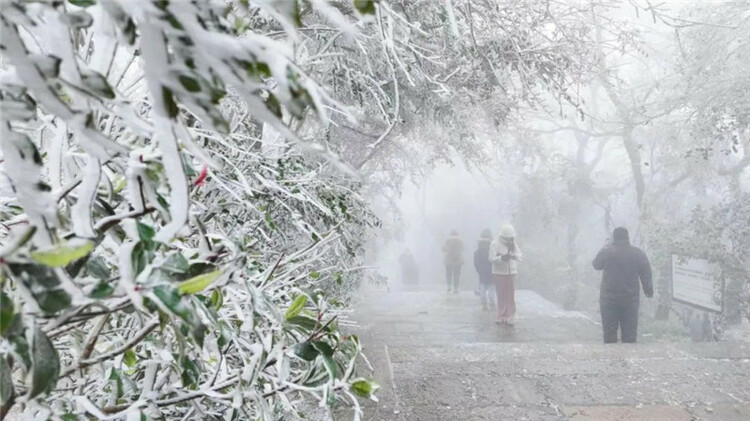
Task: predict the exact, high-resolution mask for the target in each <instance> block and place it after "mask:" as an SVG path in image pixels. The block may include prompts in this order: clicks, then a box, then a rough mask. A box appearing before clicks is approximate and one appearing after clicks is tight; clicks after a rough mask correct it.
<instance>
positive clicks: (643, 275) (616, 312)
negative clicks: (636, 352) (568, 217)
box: [593, 227, 654, 343]
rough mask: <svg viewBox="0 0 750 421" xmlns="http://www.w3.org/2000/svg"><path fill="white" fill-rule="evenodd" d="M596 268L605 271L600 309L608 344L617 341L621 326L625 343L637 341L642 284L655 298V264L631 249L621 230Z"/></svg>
mask: <svg viewBox="0 0 750 421" xmlns="http://www.w3.org/2000/svg"><path fill="white" fill-rule="evenodd" d="M593 266H594V269H596V270H601V271H603V272H602V286H601V290H600V295H599V306H600V309H601V313H602V330H603V334H604V343H614V342H617V330H618V327H619V329H620V330H621V332H622V333H621V335H622V342H635V341H636V337H637V334H638V307H639V304H640V295H641V285H643V292H644V294H646V297H653V296H654V287H653V284H652V280H651V264H650V263H649V261H648V257H647V256H646V253H644V252H643V251H642V250H641V249H639V248H638V247H634V246H631V245H630V236H629V234H628V230H627V229H625V228H622V227H619V228H615V230H614V231H613V233H612V244H611V245H607V246H605V247H604V248H602V249H601V250H600V251H599V253H598V254H597V255H596V258H595V259H594V262H593Z"/></svg>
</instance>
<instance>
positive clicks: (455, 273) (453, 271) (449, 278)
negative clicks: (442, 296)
mask: <svg viewBox="0 0 750 421" xmlns="http://www.w3.org/2000/svg"><path fill="white" fill-rule="evenodd" d="M460 276H461V265H445V283H447V284H448V289H450V288H451V287H452V288H453V289H454V290H458V279H459V277H460Z"/></svg>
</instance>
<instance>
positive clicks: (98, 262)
mask: <svg viewBox="0 0 750 421" xmlns="http://www.w3.org/2000/svg"><path fill="white" fill-rule="evenodd" d="M86 271H87V272H88V273H89V275H91V276H93V277H94V278H96V279H99V280H102V281H104V280H107V279H109V274H110V271H109V268H108V267H107V265H106V263H104V260H103V259H102V258H100V257H97V256H94V257H92V258H90V259H89V260H88V261H87V262H86Z"/></svg>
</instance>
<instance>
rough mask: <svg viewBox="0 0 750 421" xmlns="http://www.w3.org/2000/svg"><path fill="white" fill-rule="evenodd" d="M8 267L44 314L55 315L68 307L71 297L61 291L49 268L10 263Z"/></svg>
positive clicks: (58, 281) (55, 275)
mask: <svg viewBox="0 0 750 421" xmlns="http://www.w3.org/2000/svg"><path fill="white" fill-rule="evenodd" d="M8 267H9V268H10V271H11V273H12V274H13V275H15V276H17V277H19V278H20V279H21V282H23V283H24V285H25V286H26V287H27V288H28V289H29V291H31V295H32V296H33V297H34V299H35V300H36V302H37V304H38V305H39V308H41V309H42V310H43V311H44V312H45V313H49V314H51V313H56V312H58V311H60V310H62V309H64V308H67V307H68V306H70V302H71V297H70V295H69V294H68V293H67V292H65V290H63V289H62V287H61V286H60V280H59V279H58V278H57V274H56V273H55V272H54V270H52V269H51V268H49V267H47V266H43V265H37V264H33V263H12V264H9V265H8Z"/></svg>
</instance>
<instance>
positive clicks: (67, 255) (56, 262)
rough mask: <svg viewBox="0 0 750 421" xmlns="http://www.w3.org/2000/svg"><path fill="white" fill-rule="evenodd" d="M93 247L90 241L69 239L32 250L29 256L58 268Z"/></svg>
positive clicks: (84, 254) (87, 252)
mask: <svg viewBox="0 0 750 421" xmlns="http://www.w3.org/2000/svg"><path fill="white" fill-rule="evenodd" d="M93 249H94V243H93V242H92V241H87V240H83V241H70V242H67V243H61V244H59V245H57V246H53V247H51V248H48V249H41V250H36V251H32V252H31V258H32V259H34V260H36V261H37V262H39V263H41V264H43V265H45V266H48V267H53V268H58V267H64V266H67V265H68V264H70V263H71V262H73V261H74V260H78V259H80V258H82V257H86V256H87V255H88V254H89V253H91V251H92V250H93Z"/></svg>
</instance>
